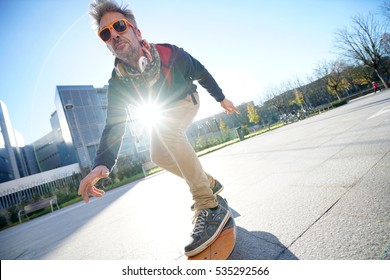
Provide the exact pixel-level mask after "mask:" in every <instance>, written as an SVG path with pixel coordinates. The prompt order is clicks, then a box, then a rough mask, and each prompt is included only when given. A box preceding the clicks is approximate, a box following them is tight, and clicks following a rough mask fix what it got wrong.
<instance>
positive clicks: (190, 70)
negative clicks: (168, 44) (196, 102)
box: [178, 48, 225, 102]
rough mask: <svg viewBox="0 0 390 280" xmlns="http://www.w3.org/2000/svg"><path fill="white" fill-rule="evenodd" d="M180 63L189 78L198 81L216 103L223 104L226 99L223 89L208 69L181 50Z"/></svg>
mask: <svg viewBox="0 0 390 280" xmlns="http://www.w3.org/2000/svg"><path fill="white" fill-rule="evenodd" d="M178 62H179V65H180V68H181V69H182V71H183V73H185V75H186V76H187V78H189V79H191V80H196V81H198V83H199V84H200V85H201V86H202V87H203V88H205V89H206V90H207V91H208V93H210V95H211V96H212V97H214V99H215V100H216V101H218V102H221V101H222V100H224V99H225V95H224V94H223V92H222V89H221V88H220V87H219V85H218V84H217V82H216V81H215V79H214V78H213V76H212V75H211V74H210V73H209V72H208V71H207V69H206V68H205V67H204V66H203V65H202V64H201V63H200V62H199V61H198V60H196V59H195V58H193V57H192V56H191V55H190V54H189V53H187V52H186V51H184V50H183V49H181V48H180V49H179V56H178Z"/></svg>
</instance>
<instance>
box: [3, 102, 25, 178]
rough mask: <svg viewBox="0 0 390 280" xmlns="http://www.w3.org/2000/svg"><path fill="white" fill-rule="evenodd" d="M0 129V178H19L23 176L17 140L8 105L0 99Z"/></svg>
mask: <svg viewBox="0 0 390 280" xmlns="http://www.w3.org/2000/svg"><path fill="white" fill-rule="evenodd" d="M0 130H1V136H2V140H3V141H2V143H1V144H2V145H1V146H0V149H1V150H2V151H1V152H0V178H1V181H2V182H5V181H9V180H13V179H18V178H20V177H21V175H20V171H19V166H18V162H17V158H18V157H17V155H16V152H17V149H16V148H17V141H16V137H15V133H14V129H13V128H12V125H11V120H10V117H9V114H8V110H7V106H6V105H5V103H4V102H3V101H1V100H0Z"/></svg>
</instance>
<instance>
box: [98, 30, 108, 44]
mask: <svg viewBox="0 0 390 280" xmlns="http://www.w3.org/2000/svg"><path fill="white" fill-rule="evenodd" d="M99 36H100V38H102V40H103V41H104V42H105V41H108V40H109V39H110V38H111V32H110V29H108V28H106V29H103V30H102V31H101V32H100V34H99Z"/></svg>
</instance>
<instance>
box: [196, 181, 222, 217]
mask: <svg viewBox="0 0 390 280" xmlns="http://www.w3.org/2000/svg"><path fill="white" fill-rule="evenodd" d="M211 190H212V191H213V195H217V194H219V193H220V192H221V191H223V186H222V184H221V183H220V182H218V180H214V186H212V187H211ZM191 211H195V203H194V204H192V205H191Z"/></svg>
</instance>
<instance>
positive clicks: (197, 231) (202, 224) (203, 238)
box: [184, 205, 230, 257]
mask: <svg viewBox="0 0 390 280" xmlns="http://www.w3.org/2000/svg"><path fill="white" fill-rule="evenodd" d="M195 218H196V222H195V227H194V229H193V231H192V232H191V241H190V243H189V244H188V245H187V246H185V248H184V254H185V255H186V256H187V257H191V256H195V255H197V254H199V253H200V252H202V251H203V250H204V249H206V248H207V247H208V246H209V245H210V244H211V243H213V242H214V240H215V239H216V238H217V237H218V235H219V234H220V233H221V231H222V229H223V227H224V226H225V224H226V222H227V221H228V220H229V218H230V212H229V210H227V209H225V208H224V207H223V206H221V205H218V206H217V207H216V209H201V210H199V211H197V213H196V214H195Z"/></svg>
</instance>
